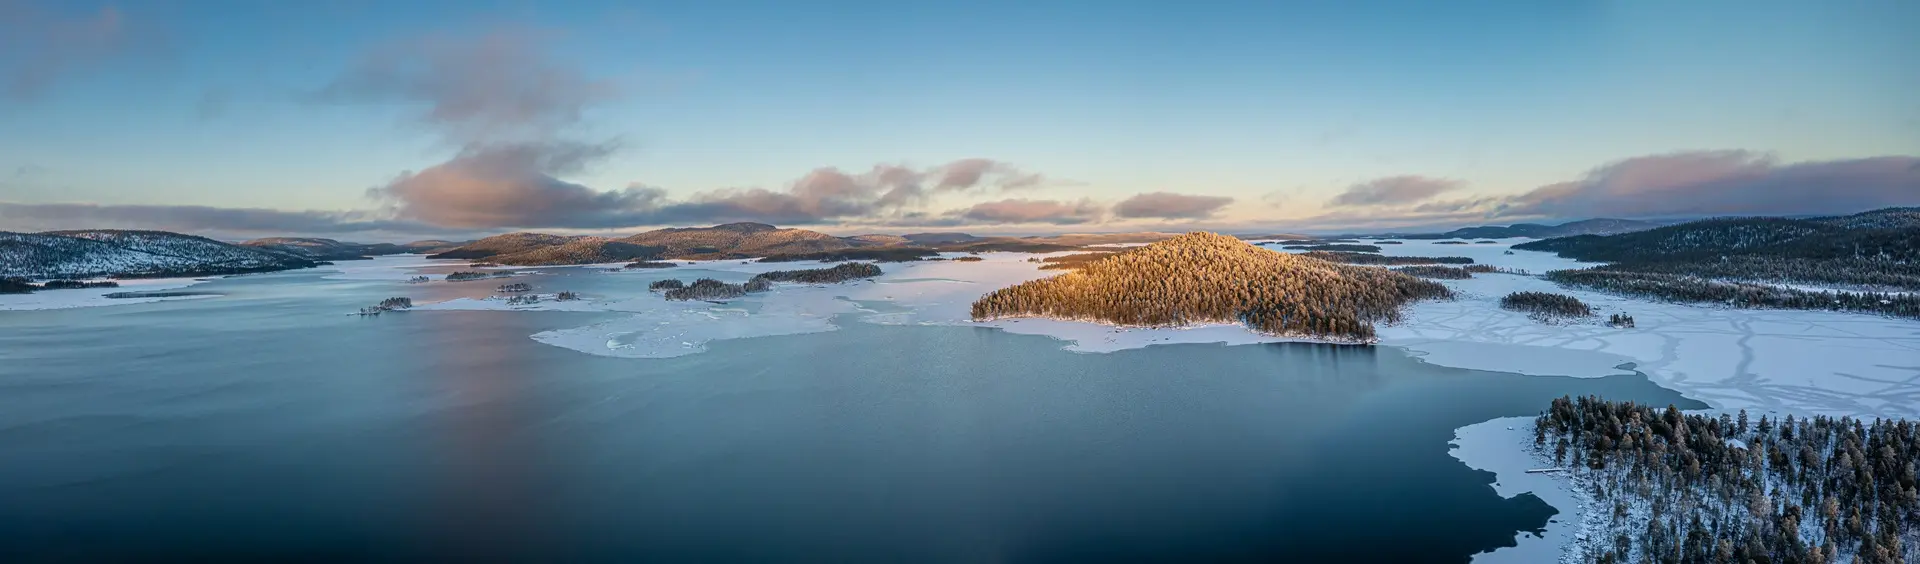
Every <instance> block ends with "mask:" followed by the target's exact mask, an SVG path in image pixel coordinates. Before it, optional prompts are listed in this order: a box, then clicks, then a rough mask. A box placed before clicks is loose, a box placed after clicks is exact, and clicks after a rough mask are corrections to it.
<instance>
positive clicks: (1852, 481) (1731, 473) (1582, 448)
mask: <svg viewBox="0 0 1920 564" xmlns="http://www.w3.org/2000/svg"><path fill="white" fill-rule="evenodd" d="M1534 449H1535V452H1536V454H1537V455H1538V456H1539V457H1541V458H1544V459H1548V460H1552V461H1553V463H1554V464H1555V465H1556V466H1564V467H1565V470H1566V471H1567V472H1569V473H1570V475H1571V478H1572V479H1573V481H1574V484H1575V486H1576V487H1578V488H1580V489H1581V490H1582V491H1583V492H1584V493H1585V494H1586V495H1590V496H1591V497H1592V502H1591V503H1589V504H1588V506H1587V507H1588V509H1587V510H1588V511H1604V512H1605V513H1604V514H1602V519H1603V520H1604V521H1605V524H1604V526H1605V527H1606V530H1604V531H1593V532H1597V533H1599V534H1598V535H1594V536H1588V537H1586V540H1584V541H1582V544H1583V545H1584V546H1585V548H1586V549H1587V550H1586V551H1585V552H1586V554H1585V559H1584V561H1585V562H1592V563H1606V564H1614V563H1628V562H1653V563H1660V564H1692V563H1701V564H1722V563H1725V564H1745V563H1750V562H1752V563H1759V562H1765V563H1806V564H1828V563H1841V562H1853V563H1855V564H1901V563H1911V562H1920V486H1917V485H1916V483H1915V482H1916V477H1915V473H1916V468H1915V466H1916V465H1920V425H1917V424H1915V423H1914V422H1912V421H1905V420H1886V419H1876V420H1873V421H1862V420H1857V419H1852V418H1845V417H1842V418H1831V417H1824V416H1814V417H1810V418H1796V417H1794V416H1793V415H1788V416H1786V417H1784V418H1779V419H1769V418H1768V417H1767V416H1765V415H1762V416H1761V417H1760V418H1759V419H1758V420H1757V421H1755V420H1751V418H1750V417H1749V415H1748V414H1747V412H1746V411H1744V410H1743V411H1740V412H1739V414H1738V415H1737V416H1736V415H1734V414H1729V413H1722V414H1720V415H1718V416H1712V415H1704V414H1685V413H1682V412H1680V410H1678V409H1675V408H1674V407H1673V406H1668V407H1666V408H1665V409H1656V408H1654V407H1652V406H1648V405H1640V404H1634V403H1630V402H1613V401H1606V400H1601V399H1598V398H1593V397H1582V398H1577V399H1575V398H1565V397H1563V398H1560V399H1556V400H1553V403H1552V405H1551V406H1550V408H1549V409H1548V411H1546V412H1545V413H1543V414H1542V415H1540V416H1539V417H1538V418H1536V419H1535V420H1534Z"/></svg>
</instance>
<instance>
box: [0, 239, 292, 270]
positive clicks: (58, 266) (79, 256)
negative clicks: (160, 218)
mask: <svg viewBox="0 0 1920 564" xmlns="http://www.w3.org/2000/svg"><path fill="white" fill-rule="evenodd" d="M318 264H321V263H320V261H316V260H312V259H307V258H301V257H297V256H293V255H289V254H286V253H282V252H277V251H272V250H264V249H259V248H252V247H245V246H240V245H233V244H228V243H222V242H220V241H215V240H212V239H208V238H205V237H197V236H193V235H182V234H179V233H170V232H166V231H123V230H105V229H101V230H81V231H50V232H46V233H6V232H0V276H20V277H26V278H39V279H63V278H96V277H120V278H156V277H170V276H211V275H219V274H240V273H248V272H270V271H275V270H289V269H295V268H307V267H312V266H316V265H318Z"/></svg>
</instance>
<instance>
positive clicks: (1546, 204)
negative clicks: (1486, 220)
mask: <svg viewBox="0 0 1920 564" xmlns="http://www.w3.org/2000/svg"><path fill="white" fill-rule="evenodd" d="M1916 167H1920V157H1911V156H1889V157H1873V158H1865V159H1847V160H1832V161H1808V162H1800V163H1792V164H1781V163H1780V162H1779V161H1778V159H1776V158H1775V157H1773V156H1772V155H1769V154H1766V153H1758V152H1753V151H1737V150H1736V151H1692V152H1683V153H1669V154H1664V155H1651V156H1644V157H1635V158H1631V159H1626V160H1622V161H1618V162H1613V163H1609V164H1606V165H1602V166H1600V167H1597V168H1595V169H1593V170H1591V171H1588V172H1587V174H1586V175H1585V176H1584V177H1583V178H1581V179H1579V180H1575V181H1571V182H1562V183H1558V184H1550V185H1547V186H1542V187H1540V188H1537V189H1534V190H1533V191H1531V192H1527V193H1525V194H1522V195H1519V196H1515V197H1512V198H1510V199H1508V200H1506V201H1505V202H1502V203H1501V204H1500V206H1499V207H1498V208H1497V210H1496V211H1497V213H1498V214H1499V215H1538V216H1554V217H1602V216H1618V217H1659V216H1688V215H1741V214H1750V215H1784V214H1845V213H1854V212H1859V211H1864V210H1869V209H1874V208H1881V207H1888V206H1905V205H1915V204H1920V168H1916Z"/></svg>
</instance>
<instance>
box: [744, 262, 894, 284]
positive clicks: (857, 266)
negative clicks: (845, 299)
mask: <svg viewBox="0 0 1920 564" xmlns="http://www.w3.org/2000/svg"><path fill="white" fill-rule="evenodd" d="M879 275H880V267H879V266H875V265H874V264H873V263H866V262H849V263H844V264H837V265H834V266H833V267H831V268H813V269H806V270H775V271H772V272H763V273H760V274H758V275H755V276H754V278H764V279H767V280H769V281H773V282H800V283H803V284H833V283H838V282H846V281H848V280H856V279H860V278H872V277H875V276H879Z"/></svg>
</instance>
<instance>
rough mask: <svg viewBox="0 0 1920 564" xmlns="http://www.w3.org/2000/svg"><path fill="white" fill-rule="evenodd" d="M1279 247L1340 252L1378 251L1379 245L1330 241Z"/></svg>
mask: <svg viewBox="0 0 1920 564" xmlns="http://www.w3.org/2000/svg"><path fill="white" fill-rule="evenodd" d="M1280 247H1281V248H1283V249H1289V250H1295V251H1329V252H1340V253H1377V252H1380V247H1376V246H1373V245H1357V244H1352V243H1331V244H1318V245H1281V246H1280Z"/></svg>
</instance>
